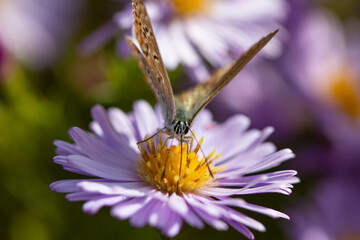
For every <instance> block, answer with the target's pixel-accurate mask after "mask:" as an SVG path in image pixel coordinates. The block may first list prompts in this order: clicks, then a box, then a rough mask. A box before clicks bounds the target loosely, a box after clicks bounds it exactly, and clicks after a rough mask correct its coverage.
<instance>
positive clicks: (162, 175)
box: [160, 137, 174, 181]
mask: <svg viewBox="0 0 360 240" xmlns="http://www.w3.org/2000/svg"><path fill="white" fill-rule="evenodd" d="M169 139H172V141H171V145H172V144H173V142H174V137H167V138H166V139H165V142H164V145H163V146H162V148H161V150H160V152H161V151H162V150H163V149H164V147H165V146H166V143H167V141H168V140H169ZM169 153H170V150H169V151H168V154H167V156H166V159H165V165H164V169H163V172H162V174H161V181H162V180H163V179H164V177H165V172H166V167H167V162H168V159H169Z"/></svg>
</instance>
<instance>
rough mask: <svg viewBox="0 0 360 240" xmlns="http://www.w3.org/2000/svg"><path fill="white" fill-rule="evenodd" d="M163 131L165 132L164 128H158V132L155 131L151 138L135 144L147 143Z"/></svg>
mask: <svg viewBox="0 0 360 240" xmlns="http://www.w3.org/2000/svg"><path fill="white" fill-rule="evenodd" d="M164 130H165V128H160V129H158V130H157V131H156V133H154V134H153V135H151V136H150V137H148V138H145V139H144V140H141V141H139V142H137V143H136V144H140V143H144V142H147V141H149V140H150V139H152V138H153V137H155V136H156V135H157V134H159V133H160V132H162V131H164Z"/></svg>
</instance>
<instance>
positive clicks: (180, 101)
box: [175, 30, 279, 124]
mask: <svg viewBox="0 0 360 240" xmlns="http://www.w3.org/2000/svg"><path fill="white" fill-rule="evenodd" d="M278 31H279V30H276V31H274V32H272V33H270V34H269V35H267V36H266V37H264V38H262V39H261V40H260V41H259V42H257V43H256V44H254V45H253V46H252V47H251V48H250V49H249V50H248V51H246V52H245V53H244V54H243V55H241V57H240V58H239V59H237V60H236V61H235V62H233V63H231V64H230V65H228V66H226V67H224V68H221V69H219V70H218V71H216V72H215V73H214V74H213V75H211V76H210V77H209V79H208V80H207V81H206V82H204V83H200V84H198V85H196V86H195V87H193V88H191V89H189V90H186V91H184V92H182V93H180V94H177V95H176V96H175V103H176V109H178V111H181V112H184V113H185V114H184V115H186V116H187V118H188V119H187V120H188V122H189V124H191V123H192V121H193V120H194V118H195V117H196V115H197V114H198V113H199V112H200V111H201V110H202V109H203V108H204V107H205V106H206V105H207V104H208V103H209V102H210V101H211V100H212V99H213V98H214V97H215V96H216V95H217V94H218V93H219V92H220V91H221V90H222V89H223V88H224V87H225V86H226V85H227V84H228V83H229V82H230V81H231V80H232V79H233V78H234V77H235V76H236V75H237V74H238V73H239V72H240V71H241V70H242V69H243V68H244V67H245V65H246V64H247V63H248V62H250V60H251V59H252V58H253V57H255V55H256V54H257V53H258V52H259V51H260V50H261V49H262V48H263V47H264V46H265V45H266V44H267V43H268V42H269V41H270V40H271V39H272V38H273V37H274V36H275V35H276V33H277V32H278Z"/></svg>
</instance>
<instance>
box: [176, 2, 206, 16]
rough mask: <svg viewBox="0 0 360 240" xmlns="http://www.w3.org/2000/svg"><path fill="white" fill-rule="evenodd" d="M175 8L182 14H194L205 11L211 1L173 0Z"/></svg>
mask: <svg viewBox="0 0 360 240" xmlns="http://www.w3.org/2000/svg"><path fill="white" fill-rule="evenodd" d="M171 2H172V3H173V6H174V9H175V10H176V12H178V13H179V14H180V15H188V14H194V13H197V12H201V11H204V10H205V9H206V8H207V7H208V4H209V3H206V2H207V1H206V0H171Z"/></svg>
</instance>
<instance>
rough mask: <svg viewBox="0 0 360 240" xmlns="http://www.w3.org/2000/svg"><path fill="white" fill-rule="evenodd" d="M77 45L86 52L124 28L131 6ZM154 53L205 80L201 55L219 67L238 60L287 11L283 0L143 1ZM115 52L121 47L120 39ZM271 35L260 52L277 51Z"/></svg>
mask: <svg viewBox="0 0 360 240" xmlns="http://www.w3.org/2000/svg"><path fill="white" fill-rule="evenodd" d="M127 2H128V6H127V7H126V8H125V9H124V10H122V11H119V12H118V13H116V14H115V15H114V17H113V19H112V21H111V22H110V23H108V24H106V25H104V26H103V27H102V28H101V29H99V30H98V31H97V32H95V33H94V34H93V35H92V36H90V37H89V39H88V40H87V41H86V42H85V43H84V44H83V46H82V51H83V52H85V53H87V52H91V51H93V50H94V49H96V48H97V47H99V45H101V44H102V43H103V42H104V41H106V40H107V39H109V38H110V37H111V36H112V35H113V34H114V33H115V32H116V29H122V30H125V31H126V30H127V31H129V30H130V29H131V27H132V24H133V19H132V14H131V6H130V5H131V4H130V2H129V1H127ZM145 4H146V7H147V10H148V13H149V16H150V18H151V21H152V24H153V27H154V31H155V35H156V38H157V41H158V44H159V48H160V52H161V55H162V57H163V60H164V63H165V65H166V67H167V68H168V69H171V70H172V69H175V68H176V67H177V66H178V65H179V64H182V65H183V66H184V67H185V68H186V69H187V70H189V71H190V72H191V74H193V76H195V78H196V79H197V80H199V81H204V80H205V79H206V78H207V75H208V72H207V68H206V64H205V61H204V59H205V60H206V61H207V62H208V63H210V65H211V66H212V67H214V68H219V67H221V66H224V65H226V64H227V63H229V62H231V61H233V60H234V59H236V58H238V57H239V56H240V54H241V53H243V52H244V51H245V50H247V49H248V48H249V47H250V46H251V45H252V44H254V43H255V42H256V41H258V40H259V39H260V38H261V37H263V36H264V35H266V34H267V33H269V32H271V31H273V30H275V29H276V28H279V26H280V24H279V21H281V20H282V19H284V17H285V16H286V14H287V12H288V8H287V4H286V1H285V0H273V1H267V0H195V1H194V0H191V1H189V0H182V1H179V0H172V1H168V0H166V1H165V0H148V1H145ZM118 46H119V51H120V52H122V51H123V50H124V46H125V42H124V39H123V38H120V40H119V44H118ZM281 51H282V49H281V43H280V41H279V39H274V40H272V41H271V43H270V44H269V45H268V46H266V47H265V49H264V50H263V53H265V54H266V55H267V56H271V57H275V56H278V55H279V54H280V53H281Z"/></svg>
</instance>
